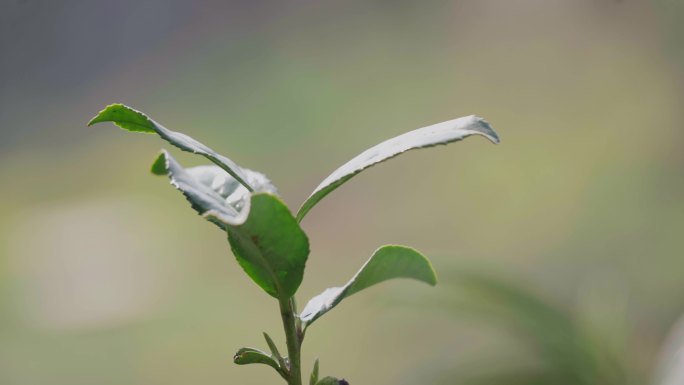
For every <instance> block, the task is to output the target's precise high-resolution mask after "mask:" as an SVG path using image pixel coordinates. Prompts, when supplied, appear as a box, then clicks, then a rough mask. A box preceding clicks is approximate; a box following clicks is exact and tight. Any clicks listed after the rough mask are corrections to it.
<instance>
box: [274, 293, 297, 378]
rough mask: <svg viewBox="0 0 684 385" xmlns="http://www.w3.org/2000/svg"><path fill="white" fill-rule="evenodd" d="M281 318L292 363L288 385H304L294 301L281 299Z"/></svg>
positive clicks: (289, 358)
mask: <svg viewBox="0 0 684 385" xmlns="http://www.w3.org/2000/svg"><path fill="white" fill-rule="evenodd" d="M279 303H280V316H281V317H282V319H283V328H284V329H285V339H286V341H287V355H288V360H289V362H290V367H289V370H288V379H287V384H288V385H302V368H301V358H300V349H301V347H302V345H301V339H300V338H299V333H298V332H297V322H296V319H295V317H296V315H295V309H294V303H293V300H292V299H291V298H290V299H284V300H283V299H280V300H279Z"/></svg>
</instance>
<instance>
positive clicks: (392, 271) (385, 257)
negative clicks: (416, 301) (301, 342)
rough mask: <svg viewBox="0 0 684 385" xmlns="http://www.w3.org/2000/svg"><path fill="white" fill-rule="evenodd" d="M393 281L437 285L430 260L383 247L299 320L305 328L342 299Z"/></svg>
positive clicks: (413, 252) (313, 301)
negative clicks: (401, 279)
mask: <svg viewBox="0 0 684 385" xmlns="http://www.w3.org/2000/svg"><path fill="white" fill-rule="evenodd" d="M393 278H412V279H415V280H418V281H422V282H425V283H427V284H429V285H433V286H434V285H435V284H436V283H437V277H436V276H435V272H434V270H433V268H432V265H431V264H430V261H429V260H428V259H427V258H426V257H425V256H424V255H422V254H421V253H419V252H418V251H417V250H415V249H412V248H410V247H405V246H393V245H392V246H383V247H381V248H379V249H378V250H376V251H375V253H373V256H371V257H370V259H369V260H368V261H367V262H366V263H365V264H364V265H363V267H361V269H360V270H359V271H358V273H356V275H355V276H354V277H353V278H352V279H351V280H350V281H349V282H347V284H346V285H344V286H341V287H331V288H328V289H326V290H325V291H323V292H322V293H321V294H319V295H317V296H315V297H313V298H312V299H311V300H309V302H308V303H307V304H306V306H305V307H304V310H302V313H301V314H300V315H299V318H300V319H301V321H302V322H303V323H304V324H305V325H306V326H309V325H311V324H312V323H313V322H314V321H315V320H317V319H318V318H319V317H321V316H322V315H323V314H325V313H327V312H328V311H330V310H331V309H332V308H334V307H335V306H337V304H339V303H340V302H341V301H342V300H343V299H345V298H347V297H349V296H351V295H352V294H355V293H357V292H359V291H361V290H363V289H366V288H368V287H370V286H373V285H375V284H377V283H380V282H383V281H386V280H389V279H393Z"/></svg>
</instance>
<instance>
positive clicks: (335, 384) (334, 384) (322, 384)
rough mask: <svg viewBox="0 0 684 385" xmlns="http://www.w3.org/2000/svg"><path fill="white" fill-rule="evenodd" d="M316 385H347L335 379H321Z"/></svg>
mask: <svg viewBox="0 0 684 385" xmlns="http://www.w3.org/2000/svg"><path fill="white" fill-rule="evenodd" d="M316 385H349V383H348V382H347V381H345V380H344V379H342V380H338V379H337V378H335V377H323V378H322V379H321V380H320V381H318V382H317V383H316Z"/></svg>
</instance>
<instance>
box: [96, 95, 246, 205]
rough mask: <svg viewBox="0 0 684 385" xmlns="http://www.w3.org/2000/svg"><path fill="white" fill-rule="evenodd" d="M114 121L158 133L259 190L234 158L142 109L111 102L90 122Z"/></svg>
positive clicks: (132, 129) (129, 128)
mask: <svg viewBox="0 0 684 385" xmlns="http://www.w3.org/2000/svg"><path fill="white" fill-rule="evenodd" d="M101 122H112V123H114V124H116V125H117V126H119V127H121V128H123V129H125V130H128V131H133V132H146V133H157V134H158V135H159V136H160V137H162V138H163V139H164V140H166V141H167V142H169V143H171V144H173V145H174V146H176V147H178V148H180V149H181V150H183V151H187V152H191V153H193V154H199V155H202V156H204V157H206V158H207V159H209V160H211V161H212V162H213V163H215V164H216V165H217V166H219V167H221V168H222V169H223V170H225V171H226V172H227V173H228V174H230V175H231V176H233V178H235V180H237V181H238V182H239V183H240V184H242V185H244V186H245V187H246V188H247V189H248V190H250V191H258V189H257V188H256V186H253V185H251V184H250V183H249V179H248V177H247V175H245V174H246V173H245V172H244V170H243V169H242V168H241V167H240V166H238V165H237V164H236V163H235V162H233V161H232V160H230V159H228V158H226V157H225V156H223V155H221V154H219V153H217V152H216V151H214V150H212V149H211V148H209V147H208V146H206V145H204V144H202V143H200V142H198V141H197V140H195V139H193V138H191V137H189V136H188V135H185V134H183V133H181V132H176V131H171V130H169V129H168V128H166V127H164V126H162V125H161V124H159V123H157V122H155V121H154V120H152V119H150V118H149V117H147V115H145V114H143V113H142V112H140V111H137V110H134V109H133V108H131V107H128V106H125V105H123V104H111V105H109V106H107V107H105V109H104V110H102V111H100V112H99V113H98V114H97V116H95V117H94V118H93V119H91V120H90V122H88V125H89V126H91V125H93V124H95V123H101Z"/></svg>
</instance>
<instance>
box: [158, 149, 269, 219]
mask: <svg viewBox="0 0 684 385" xmlns="http://www.w3.org/2000/svg"><path fill="white" fill-rule="evenodd" d="M242 171H243V173H244V175H245V178H246V179H247V180H248V181H250V183H251V184H252V185H253V186H256V187H257V188H258V189H259V191H266V192H272V193H275V191H276V189H275V187H274V186H273V185H272V184H271V182H270V181H269V180H268V179H267V178H266V176H264V175H263V174H261V173H259V172H256V171H252V170H248V169H242ZM152 172H153V173H154V174H157V175H168V177H169V179H170V180H171V184H172V185H173V186H174V187H176V189H178V190H179V191H180V192H181V193H183V195H184V196H185V198H186V199H187V200H188V201H189V202H190V205H191V206H192V208H193V209H195V211H197V213H199V214H200V215H202V216H205V217H206V218H208V219H210V220H211V221H212V222H214V223H215V224H217V225H218V226H219V227H221V228H222V229H225V226H226V225H239V224H241V223H243V222H244V221H245V220H246V219H247V215H248V214H249V204H250V193H249V191H248V190H247V188H246V187H244V186H243V185H241V184H240V183H238V181H237V180H235V178H233V177H232V176H231V175H230V174H228V173H227V172H225V171H224V170H223V169H221V168H219V167H217V166H198V167H191V168H187V169H185V168H183V167H182V166H181V165H180V164H179V163H178V162H177V161H176V160H175V159H174V158H173V157H172V156H171V155H170V154H169V153H168V152H167V151H165V150H163V151H162V152H161V154H160V155H159V157H158V158H157V159H156V160H155V162H154V163H153V164H152Z"/></svg>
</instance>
